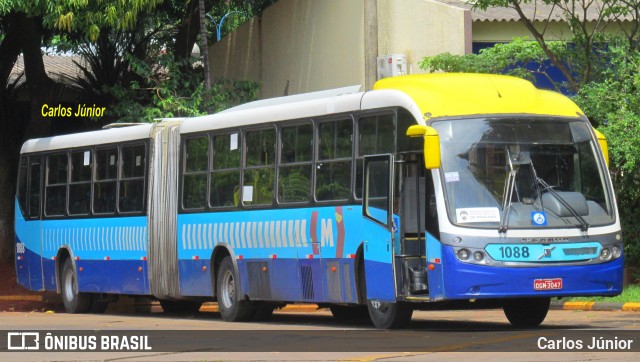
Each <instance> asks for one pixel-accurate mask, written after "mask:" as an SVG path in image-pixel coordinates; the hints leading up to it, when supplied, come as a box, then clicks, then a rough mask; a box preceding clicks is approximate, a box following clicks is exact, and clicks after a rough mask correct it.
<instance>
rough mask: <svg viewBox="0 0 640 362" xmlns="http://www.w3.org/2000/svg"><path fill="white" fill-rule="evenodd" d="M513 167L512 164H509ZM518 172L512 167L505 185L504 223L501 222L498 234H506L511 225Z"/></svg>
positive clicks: (502, 218) (503, 196) (503, 200)
mask: <svg viewBox="0 0 640 362" xmlns="http://www.w3.org/2000/svg"><path fill="white" fill-rule="evenodd" d="M509 165H511V162H509ZM517 173H518V171H516V170H514V169H513V166H511V171H509V174H508V175H507V181H506V183H505V185H504V192H503V194H502V217H501V218H500V219H501V220H502V221H501V222H500V227H499V228H498V232H500V233H506V232H507V226H508V225H509V214H510V213H511V204H512V203H513V202H512V201H511V199H512V197H513V190H515V188H516V174H517Z"/></svg>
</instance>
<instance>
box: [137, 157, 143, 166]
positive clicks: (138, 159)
mask: <svg viewBox="0 0 640 362" xmlns="http://www.w3.org/2000/svg"><path fill="white" fill-rule="evenodd" d="M141 163H142V156H136V166H140V164H141Z"/></svg>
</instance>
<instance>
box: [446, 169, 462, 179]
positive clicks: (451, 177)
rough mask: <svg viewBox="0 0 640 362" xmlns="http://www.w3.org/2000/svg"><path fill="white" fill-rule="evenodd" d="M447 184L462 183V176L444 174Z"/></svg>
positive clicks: (450, 173)
mask: <svg viewBox="0 0 640 362" xmlns="http://www.w3.org/2000/svg"><path fill="white" fill-rule="evenodd" d="M444 181H445V182H458V181H460V174H459V173H458V172H457V171H456V172H445V174H444Z"/></svg>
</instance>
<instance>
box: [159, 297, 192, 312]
mask: <svg viewBox="0 0 640 362" xmlns="http://www.w3.org/2000/svg"><path fill="white" fill-rule="evenodd" d="M160 306H161V307H162V310H163V311H164V312H165V313H176V314H193V313H198V312H199V311H200V307H201V306H202V302H196V301H192V300H167V299H160Z"/></svg>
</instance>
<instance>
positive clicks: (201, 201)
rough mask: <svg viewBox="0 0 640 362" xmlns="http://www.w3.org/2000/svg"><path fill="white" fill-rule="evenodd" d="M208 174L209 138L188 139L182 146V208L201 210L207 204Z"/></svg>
mask: <svg viewBox="0 0 640 362" xmlns="http://www.w3.org/2000/svg"><path fill="white" fill-rule="evenodd" d="M208 173H209V137H208V136H206V135H205V136H203V137H198V138H192V139H188V140H187V141H186V142H185V146H184V178H183V181H182V206H183V207H184V208H185V209H202V208H204V207H205V205H206V202H207V177H208Z"/></svg>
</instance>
